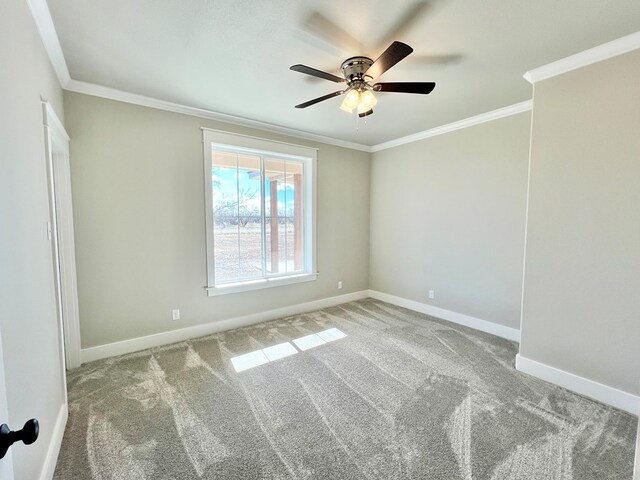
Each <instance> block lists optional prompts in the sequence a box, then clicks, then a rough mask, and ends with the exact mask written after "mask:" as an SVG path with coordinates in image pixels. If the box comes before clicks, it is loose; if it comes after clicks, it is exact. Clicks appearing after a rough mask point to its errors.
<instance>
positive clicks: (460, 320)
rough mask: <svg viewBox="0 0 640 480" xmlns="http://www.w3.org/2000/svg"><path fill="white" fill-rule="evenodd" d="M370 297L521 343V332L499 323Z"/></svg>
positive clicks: (381, 296) (375, 293) (400, 300)
mask: <svg viewBox="0 0 640 480" xmlns="http://www.w3.org/2000/svg"><path fill="white" fill-rule="evenodd" d="M369 296H370V297H372V298H375V299H376V300H382V301H383V302H387V303H392V304H394V305H398V306H399V307H404V308H408V309H409V310H414V311H416V312H420V313H424V314H426V315H431V316H432V317H437V318H441V319H442V320H447V321H449V322H453V323H457V324H459V325H464V326H465V327H470V328H474V329H476V330H480V331H482V332H486V333H490V334H492V335H496V336H498V337H502V338H506V339H507V340H512V341H514V342H520V330H518V329H516V328H511V327H506V326H504V325H499V324H497V323H493V322H489V321H487V320H482V319H480V318H476V317H471V316H469V315H464V314H462V313H457V312H452V311H451V310H445V309H444V308H439V307H434V306H433V305H428V304H426V303H421V302H416V301H414V300H408V299H406V298H402V297H396V296H395V295H389V294H388V293H382V292H378V291H376V290H369Z"/></svg>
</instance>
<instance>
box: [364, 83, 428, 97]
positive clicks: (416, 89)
mask: <svg viewBox="0 0 640 480" xmlns="http://www.w3.org/2000/svg"><path fill="white" fill-rule="evenodd" d="M434 88H436V84H435V83H434V82H386V83H376V84H375V85H374V86H373V90H374V91H376V92H396V93H421V94H422V95H427V94H429V93H431V92H432V91H433V89H434Z"/></svg>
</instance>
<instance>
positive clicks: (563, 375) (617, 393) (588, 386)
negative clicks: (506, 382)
mask: <svg viewBox="0 0 640 480" xmlns="http://www.w3.org/2000/svg"><path fill="white" fill-rule="evenodd" d="M516 369H517V370H519V371H521V372H523V373H527V374H529V375H531V376H534V377H536V378H540V379H542V380H545V381H547V382H549V383H553V384H554V385H558V386H560V387H563V388H566V389H567V390H571V391H573V392H576V393H579V394H580V395H584V396H585V397H589V398H593V399H594V400H598V401H599V402H602V403H606V404H607V405H611V406H612V407H616V408H619V409H620V410H624V411H625V412H629V413H631V414H632V415H636V416H637V415H638V413H639V412H640V397H638V396H636V395H633V394H631V393H627V392H623V391H622V390H618V389H616V388H613V387H609V386H607V385H603V384H601V383H598V382H595V381H593V380H589V379H587V378H584V377H580V376H578V375H575V374H573V373H569V372H565V371H564V370H560V369H558V368H555V367H551V366H549V365H545V364H544V363H540V362H536V361H535V360H531V359H530V358H527V357H523V356H522V355H520V354H518V355H516Z"/></svg>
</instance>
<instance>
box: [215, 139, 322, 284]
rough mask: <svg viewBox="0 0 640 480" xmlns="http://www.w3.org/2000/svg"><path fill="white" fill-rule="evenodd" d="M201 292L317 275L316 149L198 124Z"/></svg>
mask: <svg viewBox="0 0 640 480" xmlns="http://www.w3.org/2000/svg"><path fill="white" fill-rule="evenodd" d="M203 138H204V171H205V197H206V211H207V214H206V228H207V291H208V292H209V295H219V294H223V293H234V292H239V291H245V290H253V289H258V288H265V287H271V286H278V285H286V284H289V283H297V282H304V281H310V280H315V279H316V271H315V166H316V165H315V162H316V150H315V149H311V148H308V147H302V146H298V145H291V144H287V143H280V142H273V141H269V140H263V139H259V138H253V137H248V136H244V135H235V134H230V133H226V132H219V131H216V130H208V129H203Z"/></svg>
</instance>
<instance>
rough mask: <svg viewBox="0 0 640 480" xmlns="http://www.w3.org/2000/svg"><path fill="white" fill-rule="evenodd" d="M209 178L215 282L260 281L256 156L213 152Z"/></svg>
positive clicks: (259, 206)
mask: <svg viewBox="0 0 640 480" xmlns="http://www.w3.org/2000/svg"><path fill="white" fill-rule="evenodd" d="M211 175H212V177H211V186H212V193H213V195H212V197H213V216H214V257H215V279H216V283H227V282H235V281H242V280H248V279H252V278H260V277H262V276H263V274H262V247H261V238H262V233H261V228H262V222H261V218H262V202H261V195H262V191H261V185H262V182H261V172H260V157H259V156H255V155H246V154H236V153H228V152H222V151H216V150H214V151H213V155H212V169H211ZM256 219H258V220H257V221H256ZM256 245H257V246H256Z"/></svg>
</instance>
